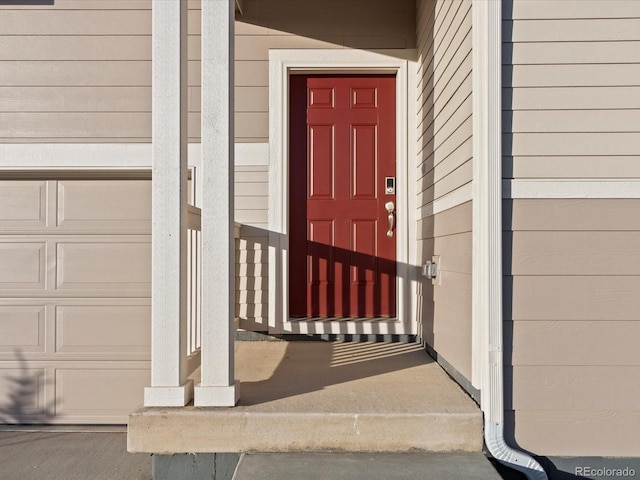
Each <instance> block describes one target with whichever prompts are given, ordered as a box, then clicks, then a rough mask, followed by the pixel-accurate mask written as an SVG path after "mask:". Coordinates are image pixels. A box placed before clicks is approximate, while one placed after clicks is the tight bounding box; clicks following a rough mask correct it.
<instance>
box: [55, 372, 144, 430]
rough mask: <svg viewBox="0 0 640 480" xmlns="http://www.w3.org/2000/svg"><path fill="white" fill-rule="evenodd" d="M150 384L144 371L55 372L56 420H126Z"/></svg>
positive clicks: (139, 403)
mask: <svg viewBox="0 0 640 480" xmlns="http://www.w3.org/2000/svg"><path fill="white" fill-rule="evenodd" d="M150 381H151V374H150V372H149V370H148V369H146V368H127V369H125V368H99V367H94V368H57V369H56V416H58V417H60V418H71V419H72V418H73V417H83V416H105V417H118V416H121V417H122V418H125V419H126V416H127V415H128V414H129V413H130V412H131V410H132V408H135V406H137V405H141V404H142V402H143V400H144V398H143V396H144V393H143V392H144V387H146V386H148V385H149V384H150Z"/></svg>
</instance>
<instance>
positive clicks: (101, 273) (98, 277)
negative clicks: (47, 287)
mask: <svg viewBox="0 0 640 480" xmlns="http://www.w3.org/2000/svg"><path fill="white" fill-rule="evenodd" d="M56 251H57V255H56V259H57V275H56V288H57V289H58V290H77V291H86V292H93V293H94V294H99V293H100V292H102V293H103V294H105V293H110V294H114V295H115V294H120V295H127V294H130V295H147V296H148V295H149V293H150V291H151V242H149V241H146V242H130V241H120V242H115V241H111V242H108V241H106V240H105V241H99V240H96V241H94V242H58V244H57V249H56Z"/></svg>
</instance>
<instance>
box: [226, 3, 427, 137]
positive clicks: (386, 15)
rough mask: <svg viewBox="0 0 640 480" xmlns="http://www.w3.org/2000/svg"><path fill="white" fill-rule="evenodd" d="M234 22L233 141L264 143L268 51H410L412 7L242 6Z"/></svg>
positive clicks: (378, 4)
mask: <svg viewBox="0 0 640 480" xmlns="http://www.w3.org/2000/svg"><path fill="white" fill-rule="evenodd" d="M242 11H243V14H242V16H239V17H238V20H237V21H236V39H235V58H236V62H235V85H236V100H235V102H236V125H235V128H236V141H238V142H267V141H268V139H269V138H268V137H269V109H268V106H269V91H268V85H269V50H273V49H309V48H314V49H318V48H322V49H345V48H360V49H407V48H414V47H415V44H416V39H415V34H414V32H415V24H414V22H415V4H414V2H413V1H412V0H400V1H393V2H388V1H386V0H385V1H382V0H376V1H349V2H345V1H342V0H340V1H337V0H330V1H327V0H313V1H309V2H305V3H304V8H302V7H301V6H300V2H299V1H298V0H245V1H244V2H243V8H242Z"/></svg>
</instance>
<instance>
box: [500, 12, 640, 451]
mask: <svg viewBox="0 0 640 480" xmlns="http://www.w3.org/2000/svg"><path fill="white" fill-rule="evenodd" d="M506 3H509V5H507V4H506ZM639 32H640V4H638V2H635V1H608V2H577V1H553V2H550V1H515V2H513V4H512V5H511V2H505V6H504V7H503V35H504V37H503V42H504V43H503V52H502V53H503V87H504V89H503V109H504V112H503V147H504V148H503V152H504V155H505V158H504V171H503V174H504V177H505V178H513V179H515V180H516V181H517V180H518V179H532V178H533V179H535V178H539V179H587V178H588V179H592V180H598V179H611V178H624V179H633V178H640V164H639V162H638V157H639V155H640V100H639V98H640V33H639ZM639 211H640V199H586V198H585V199H514V200H512V201H505V203H504V211H503V215H504V250H505V261H504V265H503V267H504V275H505V277H504V279H505V282H504V283H505V292H504V311H505V330H504V334H505V345H506V352H505V359H506V362H507V367H506V368H505V379H506V383H507V385H506V387H507V388H506V392H507V399H506V405H505V406H506V409H507V412H506V418H507V426H508V428H507V431H508V432H509V434H510V435H514V437H515V438H514V441H515V442H517V444H518V445H520V446H521V447H522V448H524V449H526V450H529V451H531V452H533V453H535V454H538V455H569V456H573V455H576V456H582V455H584V456H588V455H593V456H638V455H639V454H640V447H639V446H640V433H638V432H640V409H639V408H638V403H637V398H638V394H639V393H640V392H638V385H639V384H638V381H637V379H638V378H639V376H640V355H639V354H638V351H639V350H638V348H637V346H636V344H637V339H638V338H640V337H639V335H640V300H639V297H638V291H640V290H639V289H640V253H639V251H638V244H639V241H640V237H639V234H640V214H639V213H638V212H639ZM614 392H615V393H614Z"/></svg>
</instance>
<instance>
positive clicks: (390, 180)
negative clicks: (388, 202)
mask: <svg viewBox="0 0 640 480" xmlns="http://www.w3.org/2000/svg"><path fill="white" fill-rule="evenodd" d="M384 193H386V194H387V195H395V194H396V177H385V178H384Z"/></svg>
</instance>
